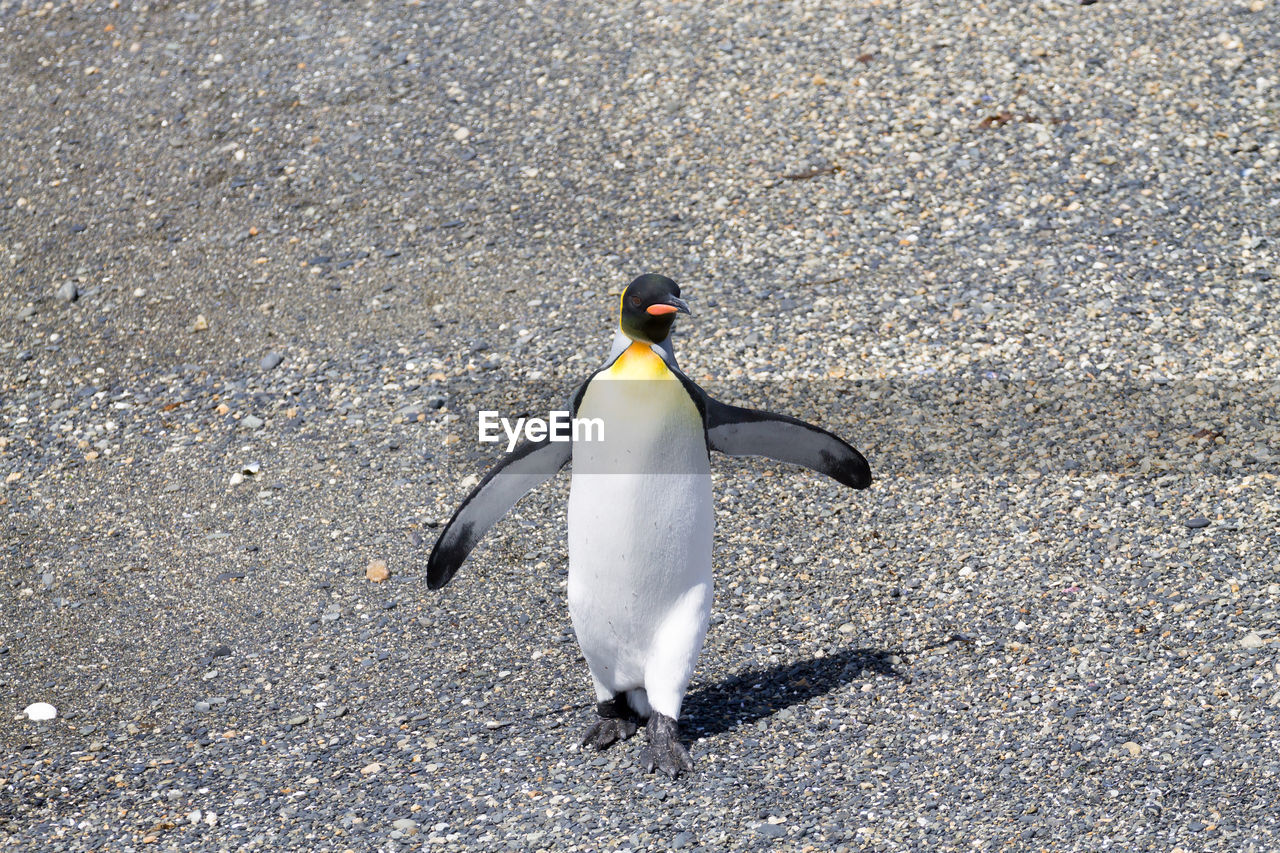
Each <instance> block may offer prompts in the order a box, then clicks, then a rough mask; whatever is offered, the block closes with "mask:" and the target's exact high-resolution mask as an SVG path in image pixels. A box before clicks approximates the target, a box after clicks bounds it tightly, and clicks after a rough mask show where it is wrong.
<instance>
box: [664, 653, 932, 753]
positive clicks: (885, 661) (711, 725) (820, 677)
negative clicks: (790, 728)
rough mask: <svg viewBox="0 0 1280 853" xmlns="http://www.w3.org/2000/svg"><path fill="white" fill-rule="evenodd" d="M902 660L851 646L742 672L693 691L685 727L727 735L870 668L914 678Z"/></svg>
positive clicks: (882, 673) (697, 732) (703, 734)
mask: <svg viewBox="0 0 1280 853" xmlns="http://www.w3.org/2000/svg"><path fill="white" fill-rule="evenodd" d="M898 660H901V658H899V657H897V655H896V654H895V653H894V652H891V651H887V650H885V649H873V648H849V649H844V650H843V651H839V652H836V653H835V654H832V655H827V656H826V657H821V658H811V659H809V660H804V661H797V662H795V663H788V664H779V665H777V666H771V667H767V668H763V669H750V670H747V671H746V672H741V673H738V674H737V675H734V676H732V677H730V678H727V679H725V680H724V681H721V682H720V683H718V684H707V685H702V686H699V687H698V688H696V689H695V690H692V691H690V693H689V695H688V696H686V697H685V700H684V708H683V710H682V712H681V714H680V717H681V720H680V722H681V725H682V727H683V728H684V729H685V730H686V731H687V732H688V733H689V734H690V735H695V736H698V737H710V736H713V735H719V734H724V733H725V732H729V731H732V730H734V729H736V728H739V727H741V726H744V725H747V724H749V723H754V722H756V721H757V720H761V719H764V718H765V717H768V716H771V715H773V714H775V713H777V712H778V711H781V710H782V709H783V708H789V707H791V706H792V705H799V704H801V703H803V702H807V701H809V700H810V699H812V698H814V697H815V696H821V695H823V694H825V693H830V692H831V691H832V690H835V689H837V688H839V687H843V686H844V685H846V684H849V683H851V682H853V681H855V680H857V679H858V678H860V677H862V676H863V674H864V673H869V674H872V675H880V676H884V677H886V678H893V679H896V680H898V681H908V682H909V681H910V680H911V678H910V676H908V675H906V674H905V673H903V672H901V671H900V670H899V669H898V668H897V667H898V666H900V665H901V664H899V663H894V662H893V661H898Z"/></svg>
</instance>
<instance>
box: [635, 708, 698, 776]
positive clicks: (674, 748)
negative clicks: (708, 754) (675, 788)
mask: <svg viewBox="0 0 1280 853" xmlns="http://www.w3.org/2000/svg"><path fill="white" fill-rule="evenodd" d="M648 732H649V745H648V746H646V747H645V748H644V749H642V750H640V766H641V767H643V768H644V769H645V771H647V772H649V773H652V772H653V771H654V770H659V771H661V772H663V773H665V774H667V775H668V776H670V777H671V778H672V779H674V778H676V777H677V776H679V775H680V774H681V773H691V772H693V759H692V758H690V757H689V751H688V750H686V749H685V748H684V745H683V744H681V743H680V740H679V737H680V727H679V726H678V725H677V724H676V721H675V720H673V719H671V718H670V717H668V716H666V715H665V714H658V713H654V714H653V716H651V717H649V725H648Z"/></svg>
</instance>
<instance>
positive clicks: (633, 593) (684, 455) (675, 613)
mask: <svg viewBox="0 0 1280 853" xmlns="http://www.w3.org/2000/svg"><path fill="white" fill-rule="evenodd" d="M680 314H686V315H691V311H690V309H689V305H688V303H686V302H685V301H684V300H683V299H681V298H680V287H679V285H677V284H676V282H675V281H673V280H672V279H670V278H668V277H666V276H663V275H657V274H652V273H651V274H646V275H642V276H640V277H639V278H637V279H635V280H634V281H632V282H631V283H630V284H629V285H628V286H627V287H626V289H625V290H623V291H622V294H621V304H620V306H619V309H618V329H617V331H616V333H615V335H614V341H613V345H612V347H611V351H610V354H609V358H608V360H607V361H606V362H605V364H604V365H603V366H602V367H600V368H599V369H598V370H596V371H595V372H594V373H592V374H591V376H590V377H588V379H587V381H586V382H584V383H583V384H582V385H581V386H580V387H579V388H578V390H577V392H576V393H575V395H574V397H573V404H572V416H573V417H574V418H591V419H599V420H600V421H601V422H602V423H603V427H604V429H603V435H602V436H601V435H594V436H592V435H587V436H586V437H585V438H584V440H580V441H579V440H575V441H555V440H553V437H552V436H548V437H547V438H546V439H544V440H541V441H536V442H525V443H523V444H521V445H520V446H518V447H516V448H515V449H514V450H513V451H512V452H511V453H510V454H508V455H507V456H506V457H504V458H503V459H501V460H500V461H499V462H498V464H497V465H496V466H495V467H494V468H493V469H492V470H490V471H489V472H488V474H487V475H486V476H485V477H484V479H483V480H481V482H480V483H479V484H478V485H477V486H476V487H475V488H474V489H473V490H472V492H471V494H470V495H468V496H467V498H466V499H465V500H464V501H463V502H462V504H461V505H460V506H459V507H458V509H457V511H455V512H454V514H453V517H452V518H451V519H450V520H449V523H448V524H447V525H445V527H444V529H443V531H442V532H441V534H440V537H439V539H438V540H437V541H436V544H435V547H434V548H433V549H432V552H431V556H430V558H429V560H428V566H427V584H428V586H429V587H430V588H431V589H440V588H442V587H444V586H445V585H446V584H448V583H449V581H450V580H452V578H453V576H454V575H455V574H456V572H457V571H458V569H459V568H460V567H461V566H462V563H463V562H464V561H465V560H466V558H467V555H468V554H469V553H470V552H471V550H472V548H474V547H475V545H476V543H477V542H478V541H479V540H480V538H481V537H482V536H483V535H484V533H485V532H486V531H487V530H488V529H489V528H490V527H492V526H493V524H494V523H495V522H497V521H498V519H500V518H501V517H502V516H503V515H504V514H505V513H506V512H507V511H508V510H509V509H510V508H511V507H512V506H514V505H515V503H516V502H517V501H518V500H519V499H520V498H521V497H523V496H524V495H525V494H527V493H528V492H529V491H531V490H532V489H534V488H536V487H537V486H539V485H541V484H542V483H545V482H546V481H547V480H549V479H551V477H553V476H554V475H555V474H556V472H557V471H559V470H560V469H561V468H562V467H563V466H564V465H566V464H567V463H569V462H572V468H573V472H572V478H571V480H570V485H569V506H568V550H569V579H568V604H569V615H570V618H571V620H572V623H573V627H574V632H575V633H576V635H577V640H578V644H579V646H580V648H581V649H582V654H583V657H584V658H585V659H586V662H587V669H588V671H589V673H590V676H591V682H592V686H593V688H594V690H595V697H596V719H595V721H594V722H592V724H591V725H590V726H589V727H588V729H587V731H586V733H585V734H584V735H583V736H582V738H581V741H580V745H581V746H583V747H584V748H586V747H591V748H595V749H597V750H602V749H605V748H607V747H609V746H611V745H612V744H614V743H616V742H618V741H621V740H625V739H627V738H629V737H631V736H632V735H634V734H635V733H636V732H637V731H638V729H639V727H640V725H641V724H644V726H645V728H646V733H647V740H648V743H647V744H646V745H645V746H644V747H643V748H642V749H641V751H640V756H639V758H640V765H641V767H643V768H644V770H645V771H646V772H654V771H655V770H656V771H659V772H662V773H664V774H666V775H667V776H670V777H672V778H675V777H677V776H679V775H680V774H681V773H685V772H690V771H692V770H693V761H692V759H691V758H690V756H689V753H688V750H687V749H686V748H685V747H684V745H683V744H682V743H681V742H680V736H679V725H678V720H679V718H680V708H681V705H682V703H683V701H684V696H685V692H686V690H687V689H688V686H689V681H690V679H691V677H692V675H693V671H694V667H695V665H696V663H697V660H698V657H699V655H700V653H701V651H702V645H703V641H704V639H705V638H706V634H707V626H708V624H709V620H710V615H711V603H712V587H713V583H712V563H711V551H712V538H713V533H714V526H715V513H714V500H713V497H712V491H711V467H710V452H711V451H713V450H714V451H717V452H719V453H723V454H726V455H729V456H764V457H768V458H770V459H775V460H778V461H781V462H787V463H792V464H797V465H802V466H804V467H807V468H810V469H812V470H814V471H817V472H819V473H822V474H825V475H827V476H829V477H831V478H832V479H834V480H836V481H837V482H839V483H841V484H842V485H845V486H848V487H850V488H853V489H865V488H867V487H868V486H870V485H871V480H872V478H871V468H870V466H869V465H868V463H867V460H866V459H865V458H864V457H863V455H862V454H861V453H859V452H858V451H857V450H856V449H854V448H853V447H852V446H851V445H849V444H848V443H846V442H845V441H844V440H843V439H841V438H839V437H838V436H836V435H834V434H832V433H830V432H828V431H826V430H824V429H822V428H820V427H817V426H814V425H813V424H809V423H806V422H804V421H801V420H798V419H796V418H793V417H790V416H787V415H782V414H777V413H774V412H765V411H759V410H754V409H745V408H739V407H737V406H731V405H728V404H725V403H721V402H719V401H717V400H714V399H712V398H711V397H710V396H709V395H707V393H706V392H705V391H703V390H702V389H701V388H699V387H698V385H697V384H696V383H694V382H693V381H692V380H691V379H689V377H688V376H686V375H685V374H684V372H683V371H681V370H680V368H679V365H678V364H677V362H676V358H675V351H674V348H673V347H672V345H671V329H672V327H673V325H674V323H675V319H676V317H677V316H678V315H680ZM588 439H589V440H588Z"/></svg>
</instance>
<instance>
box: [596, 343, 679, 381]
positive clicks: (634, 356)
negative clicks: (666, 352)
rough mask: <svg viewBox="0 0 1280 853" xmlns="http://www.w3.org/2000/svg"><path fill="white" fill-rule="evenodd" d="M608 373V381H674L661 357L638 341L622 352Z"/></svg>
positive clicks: (673, 376)
mask: <svg viewBox="0 0 1280 853" xmlns="http://www.w3.org/2000/svg"><path fill="white" fill-rule="evenodd" d="M608 373H609V378H610V379H675V375H674V374H672V372H671V371H670V370H668V369H667V363H666V362H665V361H663V360H662V356H660V355H658V354H657V353H656V352H654V351H653V350H652V349H650V347H649V345H648V344H642V343H640V342H638V341H637V342H635V343H633V344H632V345H631V346H629V347H627V348H626V349H625V350H623V352H622V355H620V356H618V358H617V359H616V360H615V361H614V362H613V364H611V365H610V366H609V370H608Z"/></svg>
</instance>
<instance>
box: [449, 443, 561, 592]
mask: <svg viewBox="0 0 1280 853" xmlns="http://www.w3.org/2000/svg"><path fill="white" fill-rule="evenodd" d="M571 447H572V445H571V444H570V442H568V441H551V440H550V439H544V440H543V441H537V442H525V443H523V444H521V445H520V446H519V447H517V448H516V449H515V450H513V451H512V452H511V453H509V454H508V455H506V456H504V457H503V458H502V460H501V461H500V462H498V464H497V465H495V466H494V468H493V470H491V471H490V472H489V473H488V474H486V475H485V478H484V479H483V480H481V481H480V484H479V485H478V486H476V487H475V488H474V489H472V490H471V494H469V495H467V499H466V500H464V501H463V502H462V506H460V507H458V510H457V512H455V513H454V514H453V518H451V519H449V523H448V524H447V525H445V528H444V532H442V533H441V534H440V538H439V539H437V540H436V546H435V548H433V549H432V550H431V559H430V560H429V561H428V562H427V586H429V587H430V588H431V589H439V588H440V587H442V586H444V585H445V584H447V583H448V582H449V581H450V580H451V579H452V578H453V576H454V574H455V573H457V571H458V569H459V567H461V566H462V563H463V561H464V560H466V559H467V555H468V554H470V553H471V549H472V548H474V547H475V545H476V543H477V542H479V541H480V537H482V536H484V534H485V532H486V531H487V530H488V529H489V528H490V527H492V526H493V525H494V523H495V522H496V521H497V520H498V519H500V518H502V516H504V515H506V514H507V510H509V509H511V507H513V506H515V504H516V501H518V500H520V499H521V498H522V497H524V496H525V495H526V494H528V493H529V492H530V491H532V490H533V489H535V488H537V487H538V486H540V485H542V484H543V483H545V482H546V481H547V480H550V479H551V478H552V477H554V476H555V473H556V472H557V471H559V470H560V469H561V468H563V467H564V464H565V463H566V462H568V461H569V456H570V454H571V452H572V451H571V449H570V448H571Z"/></svg>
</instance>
